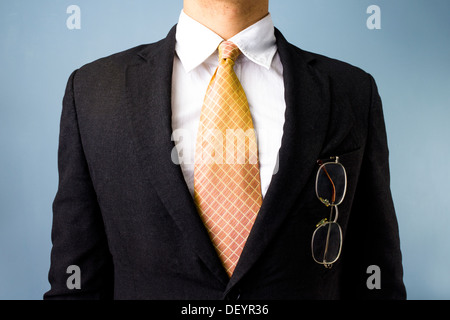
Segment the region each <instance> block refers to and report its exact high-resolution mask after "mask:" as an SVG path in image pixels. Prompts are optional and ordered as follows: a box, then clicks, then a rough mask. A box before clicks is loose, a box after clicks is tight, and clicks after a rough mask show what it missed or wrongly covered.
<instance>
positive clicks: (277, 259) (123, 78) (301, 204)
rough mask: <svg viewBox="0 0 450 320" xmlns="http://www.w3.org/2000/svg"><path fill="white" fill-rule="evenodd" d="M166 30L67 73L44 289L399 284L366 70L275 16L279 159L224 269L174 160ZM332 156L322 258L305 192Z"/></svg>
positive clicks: (143, 294)
mask: <svg viewBox="0 0 450 320" xmlns="http://www.w3.org/2000/svg"><path fill="white" fill-rule="evenodd" d="M175 30H176V27H174V28H173V29H172V30H171V31H170V33H169V34H168V36H167V38H166V39H164V40H161V41H159V42H157V43H154V44H150V45H143V46H139V47H136V48H133V49H130V50H127V51H125V52H122V53H118V54H115V55H112V56H110V57H107V58H103V59H100V60H98V61H95V62H93V63H90V64H88V65H85V66H83V67H82V68H80V69H79V70H77V71H75V72H74V73H73V74H72V75H71V76H70V79H69V82H68V85H67V90H66V94H65V97H64V101H63V111H62V117H61V132H60V144H59V155H58V158H59V160H58V163H59V165H58V166H59V179H60V180H59V188H58V192H57V195H56V198H55V201H54V205H53V214H54V216H53V229H52V242H53V248H52V252H51V268H50V272H49V281H50V284H51V289H50V291H48V292H47V293H45V295H44V298H46V299H51V298H59V299H65V298H67V299H91V298H95V299H96V298H116V299H223V298H237V297H240V298H241V299H339V298H367V299H371V298H385V299H391V298H393V299H402V298H405V295H406V293H405V288H404V285H403V280H402V273H403V271H402V263H401V252H400V244H399V234H398V226H397V220H396V216H395V212H394V206H393V202H392V198H391V193H390V186H389V165H388V147H387V139H386V134H385V126H384V120H383V112H382V106H381V101H380V98H379V95H378V93H377V88H376V85H375V82H374V80H373V79H372V77H371V76H370V75H369V74H367V73H365V72H363V71H362V70H360V69H358V68H355V67H353V66H350V65H348V64H345V63H343V62H339V61H336V60H332V59H329V58H326V57H323V56H319V55H317V54H313V53H309V52H305V51H303V50H301V49H299V48H297V47H295V46H293V45H291V44H289V43H288V42H287V41H286V40H285V39H284V37H283V36H282V35H281V33H280V32H279V31H278V30H276V38H277V44H278V51H279V54H280V58H281V61H282V64H283V67H284V75H283V76H284V84H285V101H286V114H285V119H286V120H285V125H284V135H283V139H282V145H281V149H280V151H279V171H278V173H277V174H276V175H274V176H273V179H272V181H271V184H270V187H269V189H268V191H267V194H266V196H265V198H264V202H263V205H262V208H261V210H260V212H259V214H258V217H257V219H256V222H255V224H254V227H253V229H252V231H251V234H250V236H249V238H248V241H247V243H246V246H245V248H244V251H243V253H242V256H241V258H240V261H239V263H238V265H237V267H236V270H235V272H234V274H233V276H232V278H231V279H228V277H227V274H226V272H225V271H224V269H223V267H222V265H221V263H220V260H219V258H218V256H217V254H216V252H215V250H214V247H213V246H212V244H211V241H210V239H209V237H208V234H207V232H206V229H205V227H204V225H203V224H202V221H201V220H200V218H199V215H198V213H197V210H196V207H195V205H194V202H193V199H192V197H191V195H190V193H189V191H188V188H187V186H186V183H185V181H184V178H183V175H182V171H181V168H180V166H179V165H175V164H174V163H173V162H172V161H171V152H172V150H173V148H174V143H173V142H172V141H171V133H172V128H171V84H172V66H173V59H174V52H175V51H174V47H175ZM330 156H339V157H340V160H341V163H342V164H343V165H344V166H345V168H346V170H347V174H348V190H347V195H346V198H345V200H344V202H343V203H342V205H340V208H339V213H340V215H339V220H338V222H339V224H340V225H341V226H342V229H343V234H344V242H343V249H342V255H341V258H340V259H339V260H338V262H337V263H336V264H335V265H334V266H333V268H332V269H325V268H324V267H323V266H321V265H319V264H316V263H315V262H314V261H313V259H312V256H311V247H310V243H311V236H312V234H313V232H314V230H315V226H316V224H317V222H318V221H320V220H321V219H322V218H324V217H327V215H328V213H329V209H327V208H326V207H325V206H324V205H323V204H322V203H321V202H320V201H319V200H318V199H317V198H316V195H315V174H316V172H317V169H318V166H317V164H316V161H317V160H318V159H327V158H329V157H330ZM70 265H77V266H79V267H80V270H81V289H79V290H78V289H73V290H70V289H68V287H67V285H66V281H67V279H68V277H69V276H70V274H68V273H67V272H66V271H67V267H68V266H70ZM370 265H377V266H379V267H380V270H381V289H380V290H369V289H368V288H367V285H366V281H367V279H368V277H369V276H370V274H367V268H368V267H369V266H370Z"/></svg>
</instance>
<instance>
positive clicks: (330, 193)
mask: <svg viewBox="0 0 450 320" xmlns="http://www.w3.org/2000/svg"><path fill="white" fill-rule="evenodd" d="M345 184H346V177H345V170H344V168H343V167H342V165H340V164H339V163H326V164H324V165H323V166H322V167H321V169H320V170H319V172H318V174H317V182H316V192H317V197H318V198H319V199H320V201H322V202H323V203H324V204H325V205H327V206H330V205H338V204H340V203H341V202H342V200H343V198H344V195H345V188H346V185H345Z"/></svg>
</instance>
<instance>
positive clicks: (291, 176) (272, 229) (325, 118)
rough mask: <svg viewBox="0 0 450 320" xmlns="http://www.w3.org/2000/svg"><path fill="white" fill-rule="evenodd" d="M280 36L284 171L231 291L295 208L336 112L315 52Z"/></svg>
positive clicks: (274, 183) (261, 214)
mask: <svg viewBox="0 0 450 320" xmlns="http://www.w3.org/2000/svg"><path fill="white" fill-rule="evenodd" d="M276 38H277V45H278V53H279V55H280V58H281V62H282V64H283V70H284V71H283V77H284V85H285V102H286V112H285V124H284V128H283V129H284V132H283V138H282V144H281V148H280V150H279V170H278V172H277V173H276V174H275V175H274V176H273V178H272V181H271V184H270V186H269V189H268V191H267V193H266V196H265V198H264V201H263V205H262V207H261V209H260V212H259V214H258V217H257V219H256V221H255V224H254V226H253V229H252V231H251V233H250V236H249V238H248V240H247V243H246V245H245V248H244V250H243V252H242V255H241V258H240V260H239V263H238V265H237V267H236V269H235V271H234V274H233V276H232V278H231V280H230V282H229V284H228V286H227V289H226V292H225V294H227V293H228V292H229V291H230V290H231V289H232V288H233V286H234V285H235V284H236V283H237V282H238V281H239V280H240V279H241V278H242V277H243V276H244V275H245V273H246V272H248V270H249V269H250V268H251V267H252V266H253V265H254V264H255V263H256V261H257V259H258V258H259V257H260V255H261V254H262V252H263V251H264V250H265V248H266V247H267V245H268V243H269V242H270V241H271V239H272V237H273V236H274V235H275V233H276V232H277V231H278V230H279V228H280V226H281V224H282V223H283V221H284V220H285V219H286V217H287V215H288V213H289V212H291V211H292V208H293V207H294V205H295V202H296V201H298V199H299V196H300V194H301V192H302V189H303V187H304V185H305V184H306V182H307V180H308V178H310V176H311V174H313V172H314V168H315V166H316V161H317V159H318V158H319V154H320V152H321V150H322V147H323V144H324V141H325V138H326V135H327V128H328V124H329V114H330V92H329V83H328V78H327V77H326V76H323V75H321V74H320V73H319V72H317V71H316V70H315V69H314V67H312V66H311V64H312V63H313V58H312V56H309V54H308V53H306V52H304V51H302V50H300V49H298V48H296V47H294V46H293V45H291V44H289V43H288V42H287V41H286V40H285V38H284V37H283V36H282V35H281V33H280V32H279V31H278V30H276Z"/></svg>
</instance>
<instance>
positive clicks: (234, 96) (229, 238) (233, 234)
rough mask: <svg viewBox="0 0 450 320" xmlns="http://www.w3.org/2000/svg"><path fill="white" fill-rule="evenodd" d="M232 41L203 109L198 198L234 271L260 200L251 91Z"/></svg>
mask: <svg viewBox="0 0 450 320" xmlns="http://www.w3.org/2000/svg"><path fill="white" fill-rule="evenodd" d="M240 53H241V52H240V50H239V48H238V47H237V46H236V45H235V44H234V43H232V42H229V41H224V42H222V43H221V44H220V45H219V66H218V67H217V70H216V72H215V73H214V76H213V77H212V79H211V82H210V83H209V86H208V89H207V92H206V96H205V100H204V103H203V107H202V112H201V115H200V125H199V130H198V135H197V143H196V150H195V169H194V199H195V202H196V205H197V208H198V211H199V214H200V216H201V218H202V220H203V223H204V224H205V226H206V228H207V229H208V232H209V235H210V238H211V241H212V242H213V244H214V246H215V248H216V251H217V253H218V255H219V257H220V259H221V260H222V262H223V265H224V267H225V269H226V271H227V273H228V275H229V276H230V277H231V275H232V274H233V271H234V269H235V267H236V265H237V262H238V261H239V257H240V255H241V252H242V250H243V248H244V245H245V242H246V241H247V237H248V235H249V234H250V230H251V229H252V226H253V223H254V221H255V219H256V216H257V214H258V211H259V208H260V207H261V203H262V195H261V182H260V174H259V161H258V150H257V142H256V134H255V130H254V127H253V121H252V117H251V114H250V109H249V105H248V102H247V97H246V96H245V92H244V89H243V88H242V85H241V83H240V82H239V79H238V78H237V76H236V74H235V72H234V70H233V66H234V62H235V61H236V59H237V58H238V56H239V55H240Z"/></svg>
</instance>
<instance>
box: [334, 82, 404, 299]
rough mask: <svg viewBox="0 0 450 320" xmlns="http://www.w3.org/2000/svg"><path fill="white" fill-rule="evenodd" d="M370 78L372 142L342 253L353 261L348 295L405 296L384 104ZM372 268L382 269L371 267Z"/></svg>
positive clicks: (369, 134)
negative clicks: (375, 268)
mask: <svg viewBox="0 0 450 320" xmlns="http://www.w3.org/2000/svg"><path fill="white" fill-rule="evenodd" d="M370 81H371V91H372V96H371V106H370V110H369V116H368V121H369V122H368V132H367V140H366V145H365V151H364V156H363V161H362V165H361V171H360V176H359V180H358V185H357V189H356V192H355V200H354V202H353V208H352V213H351V217H350V219H349V225H348V233H347V235H346V238H345V239H344V246H345V249H344V248H343V252H342V254H343V256H344V255H345V256H348V257H349V259H346V260H348V261H351V263H350V264H351V265H346V268H345V269H346V270H347V271H346V274H345V277H344V283H343V287H344V288H345V292H344V297H346V298H352V299H405V298H406V290H405V286H404V284H403V267H402V256H401V251H400V238H399V228H398V223H397V218H396V214H395V209H394V204H393V199H392V195H391V190H390V172H389V150H388V142H387V136H386V128H385V122H384V116H383V110H382V103H381V99H380V96H379V94H378V90H377V86H376V84H375V81H374V79H373V78H372V77H371V76H370ZM344 251H346V252H344ZM369 266H376V267H379V269H378V270H377V271H373V270H370V269H369V270H368V268H369ZM378 271H379V272H378ZM375 272H378V275H376V274H375ZM372 276H373V277H372ZM377 278H378V280H380V281H379V283H378V285H379V286H378V288H373V285H374V284H376V282H377V281H378V280H377ZM368 282H369V285H368Z"/></svg>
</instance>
